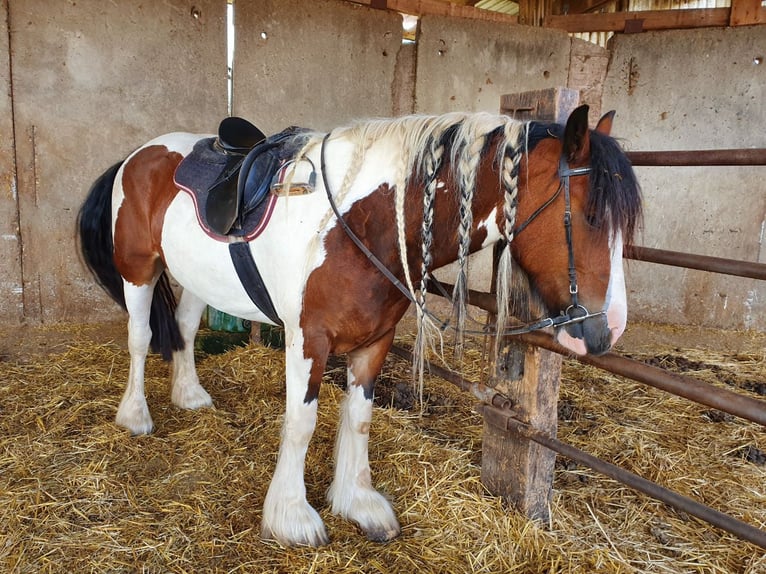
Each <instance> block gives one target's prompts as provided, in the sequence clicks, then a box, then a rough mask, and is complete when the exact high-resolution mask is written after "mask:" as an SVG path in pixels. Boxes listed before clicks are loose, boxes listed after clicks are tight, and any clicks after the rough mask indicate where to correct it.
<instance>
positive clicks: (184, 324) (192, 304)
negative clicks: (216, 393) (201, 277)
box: [170, 290, 213, 409]
mask: <svg viewBox="0 0 766 574" xmlns="http://www.w3.org/2000/svg"><path fill="white" fill-rule="evenodd" d="M204 310H205V302H204V301H202V299H199V298H198V297H196V296H195V295H192V293H191V292H189V291H187V290H184V292H183V293H182V294H181V300H180V301H179V303H178V309H176V320H177V321H178V327H179V329H180V330H181V336H182V337H183V340H184V350H183V351H175V352H174V353H173V379H172V383H171V391H170V400H171V401H172V402H173V404H174V405H176V406H177V407H180V408H182V409H198V408H201V407H209V406H212V404H213V399H211V398H210V395H209V394H208V392H207V391H206V390H205V389H204V388H203V387H202V385H201V384H200V382H199V377H197V369H196V367H195V366H194V338H195V337H196V336H197V330H198V329H199V321H200V317H202V312H203V311H204Z"/></svg>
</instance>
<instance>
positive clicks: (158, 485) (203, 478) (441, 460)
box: [0, 325, 766, 574]
mask: <svg viewBox="0 0 766 574" xmlns="http://www.w3.org/2000/svg"><path fill="white" fill-rule="evenodd" d="M658 330H659V331H658ZM658 332H659V335H657V333H658ZM648 333H649V336H647V337H646V338H645V340H644V341H638V340H637V341H634V342H633V343H631V342H630V341H628V342H626V343H624V346H625V347H626V348H624V349H623V351H624V352H627V353H630V354H632V355H634V356H636V357H639V358H643V359H647V360H650V361H654V362H658V363H659V364H660V365H661V366H663V367H666V368H671V369H675V370H679V371H685V372H687V373H690V374H693V375H694V376H696V377H698V378H703V379H705V380H709V381H712V382H714V383H716V384H723V385H726V386H728V387H730V388H732V387H735V388H737V390H739V391H740V392H743V393H750V394H753V395H755V396H758V395H759V394H760V395H762V394H763V392H764V382H766V375H765V373H766V351H764V348H766V335H759V334H753V333H746V334H737V336H736V339H732V341H733V342H732V343H731V348H727V346H726V345H725V344H721V337H722V336H723V335H722V334H720V333H718V332H716V333H710V334H709V335H710V337H711V338H710V339H708V340H707V342H706V344H707V346H708V347H713V348H714V349H716V350H714V351H703V350H700V348H698V346H697V345H696V343H700V342H701V343H702V344H703V345H704V344H705V342H704V341H701V340H700V332H699V331H698V330H696V331H694V332H693V333H691V334H690V333H688V332H686V333H683V332H682V331H681V330H675V331H674V330H672V329H670V328H660V327H654V326H652V327H651V329H650V330H649V331H648ZM2 335H3V338H2V339H0V340H2V341H3V342H2V343H0V569H2V570H3V571H7V572H66V571H69V572H78V573H81V572H128V573H132V572H179V573H180V572H317V573H321V572H333V573H346V572H365V573H373V572H381V573H394V572H408V573H409V572H444V573H462V572H498V573H501V572H502V573H506V572H508V573H513V572H519V573H527V572H530V573H531V572H547V573H565V572H599V573H601V572H603V573H628V572H710V573H734V572H742V573H748V574H755V573H763V572H766V558H764V553H763V552H762V551H761V549H759V548H757V547H755V546H753V545H750V544H748V543H745V542H742V541H740V540H738V539H736V538H735V537H734V536H732V535H729V534H727V533H724V532H722V531H719V530H717V529H715V528H713V527H710V526H708V525H706V524H704V523H702V522H700V521H698V520H696V519H694V518H692V517H689V516H687V515H685V514H683V513H681V512H677V511H675V510H672V509H670V508H668V507H666V506H664V505H663V504H661V503H658V502H655V501H653V500H651V499H649V498H647V497H645V496H643V495H641V494H638V493H636V492H634V491H632V490H631V489H629V488H627V487H624V486H622V485H620V484H618V483H616V482H614V481H611V480H609V479H606V478H603V477H601V476H599V475H597V474H595V473H593V472H592V471H590V470H588V469H586V468H583V467H581V466H579V465H577V464H575V463H573V462H571V461H568V460H566V459H563V458H561V457H559V460H558V462H557V471H556V477H555V482H554V494H553V499H552V501H551V517H552V518H551V521H550V524H538V523H532V522H529V521H527V520H525V519H524V518H522V517H521V516H519V515H517V514H516V513H514V512H513V511H509V510H508V509H507V508H506V507H504V505H503V503H502V501H500V500H498V499H496V498H495V497H492V496H489V495H488V494H487V493H486V492H485V491H484V489H483V487H482V485H481V482H480V480H479V475H480V467H479V465H480V456H481V455H480V449H481V419H480V417H479V416H478V415H477V414H476V413H475V412H474V411H473V407H474V399H472V398H471V397H469V396H467V395H465V394H463V393H461V392H460V391H459V390H457V389H456V388H455V387H453V386H452V385H450V384H449V383H446V382H444V381H441V380H440V379H436V378H428V379H427V381H426V405H425V406H424V409H423V411H422V412H421V411H420V410H419V409H418V408H417V407H416V408H414V409H412V410H403V409H399V408H394V407H391V406H385V407H383V406H381V407H380V408H376V412H375V415H374V416H375V418H374V420H373V427H372V432H371V443H370V460H371V465H372V470H373V476H374V480H375V482H376V484H377V486H378V487H379V488H380V489H381V490H382V491H383V492H385V493H386V494H387V495H389V496H390V497H391V498H392V499H393V501H394V504H395V508H396V510H397V512H398V515H399V517H400V520H401V522H402V526H403V534H402V536H401V537H400V538H399V539H397V540H395V541H393V542H391V543H389V544H387V545H378V544H374V543H371V542H368V541H366V540H365V539H364V538H363V536H362V535H361V534H360V533H359V532H357V530H356V529H355V528H354V526H353V525H350V524H348V523H346V522H344V521H342V520H338V519H336V518H335V517H333V516H331V515H330V514H329V513H328V512H327V508H326V505H325V503H324V493H325V490H326V488H327V487H328V486H329V484H330V480H331V473H332V469H331V465H330V464H328V461H329V460H330V459H331V457H332V448H333V441H334V433H335V426H336V419H335V413H336V412H337V409H338V403H339V401H340V400H341V398H342V391H341V389H340V388H339V387H337V386H336V385H333V384H326V385H324V387H323V389H322V396H321V398H320V417H319V424H318V427H317V431H316V434H315V436H314V440H313V441H312V445H311V449H310V451H309V455H308V459H307V473H306V482H307V488H308V497H309V500H310V501H311V502H312V503H313V504H314V505H315V506H316V507H317V508H318V509H320V513H321V515H322V517H323V518H324V519H325V521H326V523H327V526H328V531H329V532H330V534H331V537H332V543H331V544H330V545H329V546H327V547H324V548H320V549H318V550H315V549H309V548H294V549H285V548H282V547H280V546H279V545H278V544H276V543H272V542H264V541H262V540H260V538H259V536H258V532H259V525H260V509H261V504H262V501H263V498H264V495H265V492H266V488H267V486H268V481H269V479H270V475H271V471H272V469H273V466H274V463H275V459H276V454H277V448H278V440H279V433H280V423H281V416H282V409H283V405H284V388H283V372H284V367H283V355H282V352H281V351H279V350H275V349H270V348H264V347H260V346H257V345H249V346H247V347H240V348H235V349H233V350H230V351H228V352H226V353H224V354H221V355H204V354H200V355H199V356H198V362H199V373H200V378H201V380H202V382H203V384H204V385H205V387H206V388H207V389H208V391H209V392H210V394H211V395H212V396H213V398H214V401H215V404H216V407H215V408H214V409H204V410H201V411H198V412H187V411H182V410H179V409H177V408H175V407H173V406H171V405H169V400H168V397H169V389H168V370H169V367H168V365H167V364H164V363H162V362H161V361H160V360H159V359H158V358H157V357H154V356H153V357H150V358H149V360H148V362H147V394H148V401H149V405H150V408H151V410H152V414H153V417H154V421H155V424H156V426H157V428H156V430H155V432H154V434H152V435H150V436H144V437H130V436H129V435H128V433H127V432H126V431H124V430H123V429H120V428H118V427H117V426H115V424H114V423H113V418H114V414H115V411H116V408H117V404H118V402H119V399H120V396H121V394H122V391H123V385H124V381H125V380H126V377H127V370H128V354H127V351H126V350H125V343H124V340H125V334H124V332H123V331H122V326H120V329H119V330H117V329H115V328H114V326H112V327H111V328H102V327H94V326H76V325H74V326H59V327H53V328H46V329H30V328H27V329H24V330H23V331H22V332H16V331H13V332H12V331H6V332H4V333H2ZM676 335H678V336H676ZM679 337H680V339H682V342H681V343H680V345H681V346H679V343H678V341H679ZM712 337H715V338H712ZM400 338H401V339H403V340H404V342H405V344H406V342H407V341H408V340H410V338H409V336H408V335H407V334H406V333H403V334H402V335H401V336H400ZM628 339H629V337H628ZM482 344H483V343H482V342H481V341H475V342H474V346H473V348H469V350H468V353H467V354H466V356H465V358H464V359H463V361H464V363H463V364H462V366H461V367H460V368H461V370H462V371H463V372H464V374H465V376H466V377H467V378H469V379H474V380H481V378H482V377H483V375H484V373H485V369H486V366H485V363H484V359H483V354H482V350H481V349H482ZM342 370H343V367H342V364H336V365H335V366H334V367H333V368H331V369H330V370H329V372H328V375H327V379H328V382H330V383H331V382H332V381H334V380H336V379H338V378H340V375H341V374H342ZM408 379H409V371H408V365H407V364H406V363H404V362H403V361H401V360H399V359H395V358H390V359H389V361H388V362H387V364H386V366H385V368H384V372H383V375H382V377H381V389H380V393H379V394H380V396H381V400H380V402H381V403H385V404H387V405H391V404H394V403H397V404H399V405H400V406H402V405H403V404H404V406H407V405H406V403H407V402H408V401H409V405H410V406H411V405H412V404H413V397H412V396H411V394H410V396H409V398H408V394H407V392H408V389H409V387H408V386H407V385H402V384H401V383H403V382H404V383H406V382H407V381H408ZM559 437H560V438H562V439H563V440H565V441H567V442H570V443H572V444H574V445H575V446H578V447H580V448H583V449H585V450H587V451H588V452H591V453H593V454H595V455H597V456H599V457H601V458H604V459H606V460H609V461H612V462H615V463H617V464H619V465H621V466H623V467H625V468H627V469H629V470H632V471H634V472H637V473H639V474H641V475H642V476H645V477H647V478H650V479H653V480H656V481H658V482H659V483H661V484H663V485H666V486H669V487H671V488H673V489H675V490H677V491H679V492H681V493H682V494H686V495H688V496H691V497H694V498H696V499H698V500H701V501H703V502H705V503H707V504H709V505H711V506H713V507H714V508H717V509H719V510H723V511H725V512H727V513H729V514H732V515H733V516H735V517H738V518H741V519H743V520H745V521H747V522H749V523H751V524H753V525H756V526H758V527H760V528H766V465H765V464H764V462H765V461H764V450H766V437H765V435H764V429H763V428H762V427H760V426H759V425H755V424H750V423H746V422H743V421H741V420H739V419H736V418H735V417H731V416H728V415H724V414H722V413H719V412H717V411H713V410H711V409H710V408H706V407H701V406H698V405H694V404H692V403H689V402H688V401H685V400H682V399H676V398H673V397H669V396H667V395H666V394H664V393H661V392H659V391H655V390H653V389H651V388H648V387H646V386H644V385H640V384H637V383H631V382H629V381H626V380H624V379H621V378H619V377H616V376H613V375H610V374H607V373H603V372H599V371H598V370H596V369H592V368H589V367H584V366H582V365H579V364H577V363H575V362H570V361H565V365H564V371H563V374H562V390H561V401H560V428H559Z"/></svg>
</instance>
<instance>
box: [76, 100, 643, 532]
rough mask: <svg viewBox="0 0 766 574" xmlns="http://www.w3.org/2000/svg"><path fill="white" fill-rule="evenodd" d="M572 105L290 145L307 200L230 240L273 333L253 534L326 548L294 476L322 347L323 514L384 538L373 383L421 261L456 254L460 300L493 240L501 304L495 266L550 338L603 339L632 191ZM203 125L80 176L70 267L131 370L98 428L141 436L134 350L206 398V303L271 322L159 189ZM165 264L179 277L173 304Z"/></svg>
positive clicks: (420, 297) (173, 194) (185, 393)
mask: <svg viewBox="0 0 766 574" xmlns="http://www.w3.org/2000/svg"><path fill="white" fill-rule="evenodd" d="M587 114H588V111H587V107H586V106H582V107H581V108H578V110H577V111H576V112H574V113H573V114H572V116H571V117H570V118H569V120H568V122H567V125H566V127H564V126H560V125H556V124H541V123H534V122H533V123H521V122H518V121H515V120H513V119H511V118H508V117H505V116H499V115H490V114H483V113H480V114H461V113H452V114H447V115H443V116H410V117H403V118H398V119H392V120H373V121H369V122H360V123H357V124H354V125H352V126H350V127H346V128H338V129H335V130H333V131H332V132H331V133H330V134H328V135H327V136H326V137H325V134H311V135H310V136H309V137H308V139H307V141H308V143H307V144H306V145H305V147H303V148H302V151H301V152H300V154H301V157H304V158H308V159H309V160H310V162H301V163H299V164H298V165H300V166H309V165H310V164H313V165H314V166H322V167H321V172H322V173H321V177H320V178H318V179H319V181H318V182H317V185H316V190H315V192H314V193H310V194H306V195H293V196H289V197H288V196H280V197H278V198H277V199H276V200H275V205H274V207H273V214H272V216H271V221H270V223H269V224H268V226H267V227H266V228H265V230H263V232H262V233H261V235H260V236H259V237H258V238H257V239H255V240H252V241H250V242H249V245H248V247H249V252H250V253H251V255H252V259H253V260H254V262H255V263H256V265H257V268H258V269H259V271H260V274H261V276H262V279H263V283H264V285H265V287H266V288H267V290H268V293H269V294H270V296H271V300H272V301H273V307H274V310H275V312H276V313H277V315H278V318H279V320H281V322H282V323H283V325H284V330H285V339H286V356H285V361H286V386H287V404H286V414H285V420H284V427H283V434H282V442H281V446H280V450H279V457H278V461H277V465H276V469H275V471H274V475H273V479H272V482H271V486H270V488H269V490H268V493H267V495H266V499H265V501H264V509H263V521H262V534H263V536H264V537H267V538H273V539H276V540H278V541H279V542H281V543H283V544H287V545H293V544H309V545H320V544H324V543H326V542H327V541H328V536H327V533H326V531H325V527H324V524H323V522H322V520H321V518H320V517H319V514H318V513H317V512H316V511H315V510H314V508H312V507H311V505H310V504H309V503H308V502H307V500H306V496H305V495H306V490H305V485H304V479H303V476H304V462H305V455H306V450H307V448H308V445H309V440H310V439H311V436H312V434H313V431H314V427H315V423H316V416H317V401H318V397H319V387H320V383H321V381H322V376H323V373H324V370H325V365H326V361H327V358H328V355H330V354H347V356H348V385H347V398H346V400H345V401H344V403H343V405H342V407H341V413H340V416H341V418H340V424H339V427H338V436H337V443H336V448H335V477H334V480H333V482H332V485H331V486H330V488H329V490H328V500H329V503H330V504H331V506H332V511H333V512H334V513H336V514H339V515H341V516H343V517H345V518H346V519H348V520H351V521H353V522H355V523H357V524H358V525H359V526H360V527H361V529H362V530H363V531H364V532H365V534H366V535H367V537H368V538H370V539H372V540H378V541H386V540H390V539H392V538H394V537H395V536H397V535H398V534H399V533H400V526H399V523H398V521H397V518H396V515H395V513H394V510H393V508H392V506H391V504H390V502H389V501H388V500H387V498H386V497H384V496H383V495H381V494H380V493H378V492H377V491H376V490H375V489H374V488H373V486H372V480H371V475H370V467H369V462H368V455H367V452H368V435H369V429H370V422H371V417H372V398H373V389H374V384H375V378H376V376H377V375H378V372H379V370H380V368H381V365H382V363H383V360H384V358H385V356H386V354H387V352H388V350H389V346H390V345H391V342H392V340H393V338H394V330H395V326H396V324H397V322H398V321H399V320H400V318H401V317H402V316H403V314H404V313H405V311H406V310H407V308H408V306H409V305H410V303H411V301H415V302H416V303H417V305H416V308H417V309H418V314H419V316H420V317H421V319H426V320H427V316H428V315H427V310H424V306H425V285H426V284H427V281H426V279H427V276H428V273H429V272H430V271H431V270H432V269H436V268H439V267H441V266H444V265H446V264H448V263H450V262H453V261H456V260H458V261H460V262H461V266H460V269H461V271H460V273H459V278H458V281H457V282H456V287H457V288H456V297H457V299H458V301H457V303H458V307H460V304H461V303H462V298H463V297H464V291H465V270H466V257H467V255H468V254H469V253H471V252H474V251H476V250H479V249H481V248H483V247H485V246H488V245H491V244H494V243H497V242H504V244H505V249H504V256H503V259H504V263H503V269H504V271H503V272H501V273H500V278H499V285H500V292H499V298H500V299H501V307H503V308H507V301H506V300H507V291H508V289H509V287H508V286H509V284H510V283H509V280H508V273H509V272H510V269H511V260H513V263H514V266H516V267H518V268H520V269H521V270H522V271H523V272H524V273H525V274H526V275H527V277H528V279H529V285H530V286H531V289H532V290H533V291H534V294H535V295H536V296H537V297H538V298H539V299H540V300H541V301H542V303H543V304H544V306H545V307H546V308H547V310H548V312H550V313H551V316H552V317H553V318H556V317H557V316H559V314H560V313H561V316H562V317H564V319H563V320H552V321H550V322H549V323H547V324H549V325H553V328H554V329H555V331H556V337H557V340H558V341H559V342H560V343H561V344H563V345H564V346H566V347H568V348H569V349H571V350H572V351H573V352H575V353H586V352H590V353H603V352H606V351H607V350H608V349H609V348H610V347H611V345H612V344H613V343H614V342H615V341H616V340H617V338H618V337H619V336H620V334H621V333H622V332H623V329H624V328H625V323H626V315H627V312H626V298H625V283H624V278H623V268H622V244H623V240H626V239H630V237H631V235H632V234H633V232H634V229H635V225H636V222H637V220H638V218H639V217H640V211H641V202H640V192H639V188H638V184H637V182H636V179H635V176H634V174H633V171H632V168H631V166H630V164H629V162H628V161H627V159H626V158H625V155H624V153H623V152H622V150H621V149H620V147H619V145H618V144H617V143H616V142H615V140H614V139H612V138H611V137H609V132H610V130H611V123H612V117H613V114H611V113H610V114H607V115H606V116H604V117H603V118H602V119H601V120H600V122H599V123H598V126H597V128H596V129H595V130H589V129H588V124H587ZM202 137H203V136H200V135H194V134H188V133H172V134H167V135H164V136H161V137H159V138H157V139H155V140H153V141H150V142H149V143H147V144H146V145H144V146H142V147H141V148H139V149H138V150H137V151H135V152H134V153H133V154H131V155H130V156H129V157H128V158H127V159H126V160H125V161H123V162H121V163H119V164H117V165H115V166H113V167H112V168H110V169H109V170H107V172H105V173H104V174H103V175H102V176H101V177H100V178H99V179H98V180H97V181H96V183H95V184H94V186H93V187H92V189H91V191H90V193H89V195H88V198H87V199H86V201H85V203H84V205H83V206H82V208H81V211H80V215H79V227H80V241H81V248H82V251H83V254H84V257H85V261H86V262H87V264H88V266H89V267H90V269H91V270H92V271H93V272H94V274H95V276H96V278H97V279H98V281H99V282H100V283H101V285H102V286H103V287H104V288H105V289H106V290H107V291H108V292H109V293H110V294H111V295H112V297H114V298H115V299H116V300H117V301H118V302H119V303H120V304H121V305H123V307H124V308H126V309H127V311H128V313H129V320H128V343H129V350H130V357H131V359H130V360H131V363H130V375H129V379H128V382H127V388H126V390H125V394H124V396H123V398H122V401H121V403H120V406H119V409H118V411H117V417H116V421H117V424H119V425H121V426H123V427H126V428H127V429H129V430H130V431H131V432H132V433H134V434H142V433H148V432H151V430H152V428H153V422H152V418H151V416H150V414H149V410H148V407H147V403H146V399H145V396H144V363H145V358H146V355H147V352H148V350H149V347H150V344H152V345H153V348H155V349H157V350H160V351H162V352H163V354H164V355H165V356H166V357H167V358H170V357H171V356H172V361H173V369H172V387H171V399H172V402H173V403H174V404H175V405H177V406H179V407H182V408H188V409H196V408H200V407H205V406H209V405H211V404H212V400H211V397H210V395H209V394H208V393H207V392H206V391H205V390H204V389H203V388H202V386H201V385H200V382H199V379H198V377H197V374H196V371H195V365H194V355H193V350H194V338H195V336H196V333H197V329H198V326H199V322H200V316H201V315H202V312H203V310H204V308H205V306H206V305H211V306H213V307H215V308H216V309H219V310H221V311H224V312H226V313H228V314H231V315H234V316H237V317H242V318H245V319H249V320H251V321H255V322H262V323H263V322H265V323H273V322H274V321H273V320H272V319H270V318H269V317H268V316H267V314H266V313H264V312H263V310H261V309H259V308H257V307H256V305H255V304H254V303H253V301H252V300H251V298H250V297H249V296H248V294H247V293H246V291H245V289H244V288H243V285H242V283H241V282H240V279H239V277H238V275H237V273H236V272H235V268H234V265H233V263H232V259H231V258H230V256H229V251H228V246H229V243H230V242H231V241H234V240H231V239H230V240H220V238H219V239H214V238H211V237H210V235H209V234H208V233H206V232H205V231H203V229H202V228H201V227H200V225H199V223H198V217H197V214H196V213H195V205H194V202H193V200H192V199H191V197H190V195H189V194H187V193H185V192H184V191H181V190H179V188H178V186H177V185H176V184H175V183H174V172H175V170H176V167H177V166H178V165H179V162H181V160H182V159H183V158H184V156H186V155H187V154H189V153H190V151H191V150H192V147H193V146H194V145H195V143H196V142H198V141H199V140H200V139H201V138H202ZM580 168H587V169H580ZM300 169H304V168H300ZM305 169H308V168H307V167H306V168H305ZM299 175H300V174H299ZM304 175H305V174H304ZM562 189H564V191H565V193H562ZM565 212H569V213H570V214H571V215H565ZM567 217H568V219H569V223H568V224H567V225H566V226H565V224H564V219H565V218H567ZM350 235H353V236H354V237H355V240H352V239H351V237H350ZM355 241H356V244H355ZM365 250H367V253H365ZM382 269H385V270H388V272H390V274H392V275H393V276H394V278H395V280H396V281H395V282H396V283H398V286H397V285H395V282H392V281H391V280H390V278H387V277H386V276H385V274H384V271H382ZM168 273H170V274H172V276H173V278H174V279H175V280H176V281H177V282H178V283H179V284H180V285H181V286H182V287H183V292H182V295H181V298H180V301H179V302H178V303H177V304H176V301H175V299H174V297H173V292H172V291H171V290H170V288H169V284H168V279H167V274H168ZM461 292H462V294H461ZM501 314H502V313H501ZM499 328H502V326H501V327H499Z"/></svg>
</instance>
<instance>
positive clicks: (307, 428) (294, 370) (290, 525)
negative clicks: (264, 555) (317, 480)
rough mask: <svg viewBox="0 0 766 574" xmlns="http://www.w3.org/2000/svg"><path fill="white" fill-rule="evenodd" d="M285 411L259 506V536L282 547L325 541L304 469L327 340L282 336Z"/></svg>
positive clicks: (314, 420) (293, 335) (300, 336)
mask: <svg viewBox="0 0 766 574" xmlns="http://www.w3.org/2000/svg"><path fill="white" fill-rule="evenodd" d="M286 339H287V347H286V349H285V374H286V378H287V408H286V410H285V421H284V425H283V427H282V443H281V445H280V447H279V457H278V458H277V467H276V469H275V470H274V476H273V477H272V479H271V484H270V485H269V490H268V492H267V493H266V500H265V501H264V503H263V520H262V523H261V536H262V537H263V538H266V539H274V540H277V541H278V542H280V543H281V544H284V545H285V546H295V545H308V546H321V545H324V544H327V543H329V541H330V540H329V538H328V536H327V532H326V530H325V527H324V523H323V522H322V519H321V518H320V517H319V514H318V513H317V511H316V510H314V508H312V506H311V505H310V504H309V503H308V501H307V500H306V485H305V483H304V478H303V477H304V467H305V461H306V451H307V450H308V445H309V441H310V440H311V436H312V435H313V434H314V428H315V426H316V420H317V403H318V398H319V385H320V384H321V382H322V374H323V373H324V368H325V365H326V362H327V344H326V342H322V341H320V342H319V343H318V344H317V341H313V344H307V345H305V349H304V340H303V339H304V334H303V331H302V330H298V331H297V333H293V334H292V335H291V334H290V333H286Z"/></svg>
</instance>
